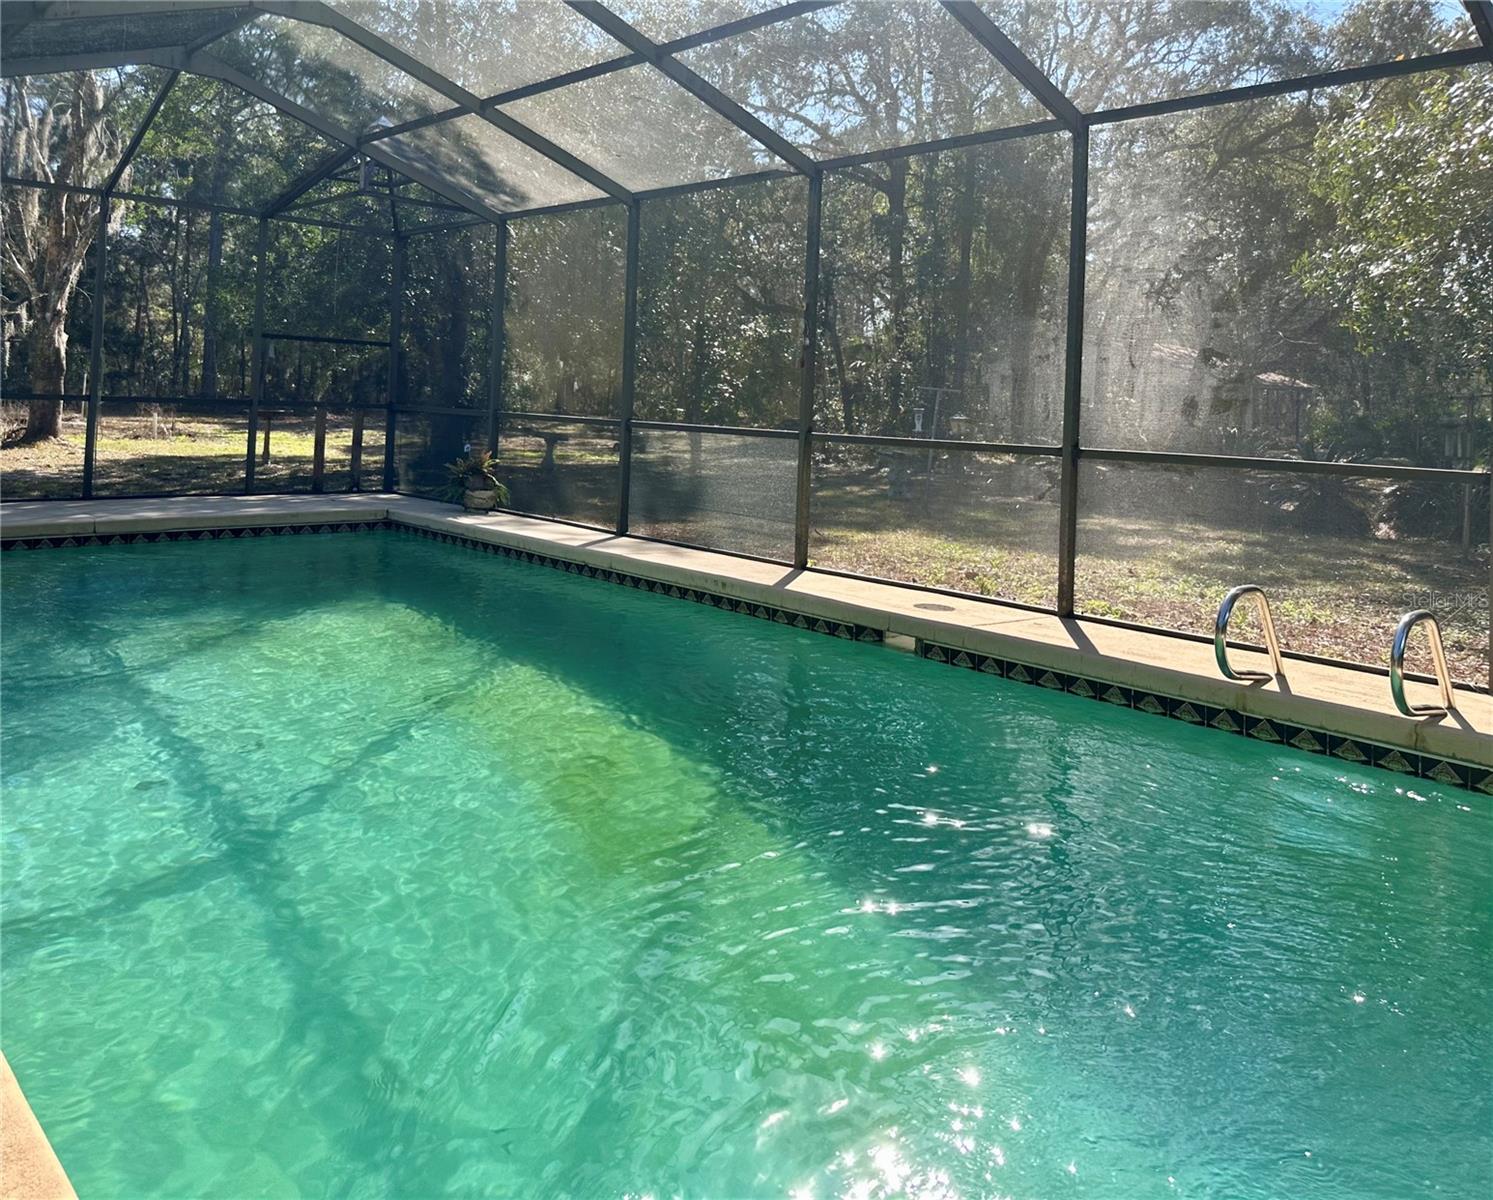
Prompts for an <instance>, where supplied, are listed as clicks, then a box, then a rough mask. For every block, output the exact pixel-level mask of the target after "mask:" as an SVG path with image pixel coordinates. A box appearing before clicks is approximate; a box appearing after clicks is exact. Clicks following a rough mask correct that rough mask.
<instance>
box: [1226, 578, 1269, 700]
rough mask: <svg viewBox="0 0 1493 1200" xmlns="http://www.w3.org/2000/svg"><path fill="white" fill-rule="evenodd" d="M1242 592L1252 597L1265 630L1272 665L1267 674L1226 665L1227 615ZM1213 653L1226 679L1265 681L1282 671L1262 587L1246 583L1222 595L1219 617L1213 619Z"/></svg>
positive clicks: (1230, 615) (1230, 613)
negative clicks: (1235, 668)
mask: <svg viewBox="0 0 1493 1200" xmlns="http://www.w3.org/2000/svg"><path fill="white" fill-rule="evenodd" d="M1245 596H1253V597H1254V598H1255V607H1256V608H1257V609H1258V611H1259V614H1260V625H1261V626H1262V627H1263V628H1264V630H1265V648H1266V650H1268V651H1269V652H1270V665H1271V666H1272V667H1273V668H1274V670H1273V671H1272V672H1271V673H1270V674H1268V675H1267V674H1266V673H1265V672H1264V671H1236V670H1234V668H1233V667H1231V666H1229V643H1228V633H1229V618H1230V617H1232V616H1233V615H1234V605H1235V604H1237V603H1238V602H1239V601H1240V600H1241V599H1243V598H1244V597H1245ZM1213 657H1214V658H1216V659H1217V660H1218V669H1219V670H1220V671H1222V672H1223V676H1224V678H1225V679H1241V680H1242V679H1264V680H1267V681H1268V680H1271V679H1275V678H1277V677H1283V676H1284V675H1285V673H1286V667H1285V664H1284V663H1283V662H1282V661H1281V657H1280V640H1279V639H1278V638H1277V637H1276V636H1275V621H1274V620H1273V619H1272V618H1271V616H1270V601H1269V600H1268V599H1266V597H1265V590H1264V589H1263V588H1260V587H1257V586H1256V585H1255V584H1252V583H1246V584H1243V585H1242V586H1240V587H1236V588H1233V589H1231V590H1230V592H1229V594H1228V595H1226V596H1225V597H1224V598H1223V603H1222V604H1220V605H1219V606H1218V618H1217V620H1215V621H1214V622H1213Z"/></svg>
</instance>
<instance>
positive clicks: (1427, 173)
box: [1295, 71, 1493, 415]
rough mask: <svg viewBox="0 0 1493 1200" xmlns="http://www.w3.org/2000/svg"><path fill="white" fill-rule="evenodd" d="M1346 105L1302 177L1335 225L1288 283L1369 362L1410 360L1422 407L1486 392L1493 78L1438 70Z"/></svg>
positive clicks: (1492, 334) (1492, 299)
mask: <svg viewBox="0 0 1493 1200" xmlns="http://www.w3.org/2000/svg"><path fill="white" fill-rule="evenodd" d="M1341 107H1342V116H1341V119H1340V120H1337V121H1335V122H1332V123H1330V124H1328V125H1325V126H1324V127H1323V129H1322V131H1321V133H1320V134H1319V135H1318V137H1317V140H1316V145H1315V155H1314V169H1313V171H1312V176H1311V178H1312V184H1311V192H1312V195H1313V196H1314V197H1315V198H1316V199H1317V200H1318V201H1319V202H1321V203H1322V204H1323V205H1324V206H1325V208H1326V211H1327V213H1328V214H1329V215H1330V218H1331V223H1330V225H1329V227H1328V229H1327V230H1326V231H1325V232H1324V233H1323V235H1322V236H1321V237H1320V238H1319V239H1318V241H1317V242H1316V244H1315V245H1314V246H1312V247H1311V248H1310V250H1309V251H1308V252H1307V253H1304V254H1303V255H1302V256H1301V257H1300V258H1299V259H1298V260H1297V263H1296V267H1295V269H1296V274H1297V275H1298V276H1299V277H1300V279H1301V281H1302V283H1303V284H1304V286H1305V287H1306V289H1307V291H1308V292H1309V293H1310V294H1312V295H1314V296H1317V297H1319V298H1321V299H1322V300H1324V301H1326V302H1328V303H1330V304H1332V305H1334V306H1335V307H1336V308H1337V309H1338V311H1339V312H1340V313H1341V317H1342V321H1343V323H1344V324H1345V325H1346V327H1347V328H1348V329H1349V330H1351V331H1352V333H1353V335H1354V337H1355V338H1356V340H1357V343H1358V346H1359V348H1360V350H1361V351H1362V352H1363V353H1364V354H1376V353H1378V354H1395V353H1398V354H1400V355H1402V356H1406V357H1408V358H1409V359H1410V360H1412V361H1413V362H1414V363H1415V365H1416V367H1417V368H1418V373H1420V374H1421V376H1422V378H1421V380H1420V381H1419V382H1420V384H1421V389H1422V390H1423V391H1424V392H1426V393H1428V394H1429V395H1430V396H1431V397H1433V398H1442V397H1445V394H1446V393H1447V392H1448V391H1449V390H1456V391H1461V392H1464V393H1465V392H1467V391H1474V390H1478V388H1479V387H1486V386H1487V379H1488V377H1489V374H1490V372H1493V328H1490V321H1489V316H1488V314H1489V313H1493V236H1490V233H1489V231H1490V229H1493V77H1490V75H1489V73H1488V72H1487V71H1470V72H1467V73H1465V74H1463V73H1457V74H1453V73H1450V72H1446V73H1441V74H1438V75H1436V76H1434V77H1432V78H1430V79H1427V80H1421V81H1418V82H1417V85H1416V86H1413V87H1412V86H1407V85H1405V84H1404V83H1396V84H1393V85H1387V86H1384V87H1380V88H1378V89H1372V90H1367V91H1365V92H1363V93H1362V94H1361V95H1359V96H1357V97H1355V98H1353V99H1352V100H1351V101H1347V102H1344V103H1343V104H1342V106H1341ZM1479 376H1480V377H1481V378H1479ZM1446 398H1447V399H1449V397H1446ZM1450 415H1455V414H1450Z"/></svg>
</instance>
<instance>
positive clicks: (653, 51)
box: [567, 0, 818, 175]
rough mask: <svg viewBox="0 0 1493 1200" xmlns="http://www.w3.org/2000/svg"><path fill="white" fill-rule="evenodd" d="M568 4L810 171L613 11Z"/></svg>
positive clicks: (773, 135)
mask: <svg viewBox="0 0 1493 1200" xmlns="http://www.w3.org/2000/svg"><path fill="white" fill-rule="evenodd" d="M567 2H568V3H569V5H570V7H571V8H573V9H575V10H576V12H578V13H580V14H581V15H582V16H583V17H586V18H587V19H588V20H589V21H591V23H592V24H593V25H596V26H598V27H599V28H601V30H602V31H603V32H605V33H608V34H610V35H611V36H612V37H613V38H615V39H616V40H617V41H619V42H621V43H622V44H623V45H624V46H626V47H627V48H628V49H629V50H631V51H632V52H633V53H634V54H637V55H640V56H641V57H642V58H644V59H646V60H647V61H648V62H650V63H652V64H653V65H654V66H655V67H657V68H658V69H659V70H660V71H662V72H663V73H664V74H665V75H667V76H668V77H669V78H670V79H672V80H673V81H674V82H675V83H677V84H678V85H679V86H680V87H682V88H683V89H684V90H685V91H687V92H689V94H690V95H692V96H694V97H695V99H697V100H699V101H701V102H702V103H704V104H705V105H706V106H707V107H709V108H711V109H714V110H715V112H716V114H717V115H719V116H722V117H724V118H725V119H726V120H728V121H730V122H731V124H733V125H735V126H736V127H737V128H738V129H740V130H741V131H742V132H743V133H745V134H746V135H747V136H748V137H750V138H752V139H753V140H754V141H757V142H760V143H761V144H762V145H764V146H766V147H767V148H768V149H769V150H771V151H772V152H773V153H774V154H776V155H777V156H778V157H779V158H781V159H782V160H783V161H784V162H786V163H787V164H788V165H789V166H791V167H792V168H793V169H794V170H795V171H797V172H799V174H801V175H812V174H814V172H815V171H816V170H817V169H818V168H817V167H816V166H815V165H814V161H813V160H812V159H811V158H809V156H808V155H807V154H805V153H804V152H803V151H802V150H800V149H799V148H798V147H797V146H795V145H794V144H793V143H792V142H790V141H789V140H788V139H787V138H785V137H783V136H782V134H780V133H778V132H777V131H776V130H774V129H772V128H770V127H769V126H768V125H767V124H766V123H764V122H763V121H760V120H758V119H757V118H756V117H754V116H752V114H751V113H749V112H747V110H746V109H744V108H743V107H742V106H741V105H740V104H738V103H736V101H735V100H732V99H731V97H729V96H727V95H726V94H725V93H724V92H722V91H721V90H720V89H719V88H717V87H715V86H714V85H713V84H711V83H709V82H707V81H706V80H705V79H702V78H701V77H700V76H699V75H697V74H696V73H695V72H694V71H692V70H690V69H689V68H688V67H687V66H685V65H684V64H683V63H682V62H680V61H679V60H678V59H676V58H671V57H669V55H667V54H665V53H664V51H663V48H662V47H661V46H659V44H658V43H657V42H654V41H653V40H652V39H650V38H647V37H645V36H644V35H643V34H641V33H639V32H638V31H637V30H636V29H634V28H633V27H632V26H631V25H629V24H628V23H627V22H626V21H624V20H623V19H622V18H621V17H619V16H618V15H617V14H616V13H614V12H612V11H611V10H610V9H609V8H607V7H606V6H605V5H602V4H599V3H597V0H567Z"/></svg>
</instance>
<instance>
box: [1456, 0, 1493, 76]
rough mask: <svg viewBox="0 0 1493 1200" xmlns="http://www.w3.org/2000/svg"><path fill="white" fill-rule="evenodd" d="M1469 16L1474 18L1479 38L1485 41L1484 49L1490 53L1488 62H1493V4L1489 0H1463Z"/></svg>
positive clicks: (1473, 22) (1474, 25)
mask: <svg viewBox="0 0 1493 1200" xmlns="http://www.w3.org/2000/svg"><path fill="white" fill-rule="evenodd" d="M1462 3H1463V6H1464V7H1465V8H1466V9H1467V15H1468V16H1469V17H1471V18H1472V25H1473V28H1475V29H1476V30H1477V36H1478V37H1480V38H1482V40H1483V49H1484V50H1486V51H1487V52H1488V61H1489V62H1493V4H1490V3H1489V2H1488V0H1462Z"/></svg>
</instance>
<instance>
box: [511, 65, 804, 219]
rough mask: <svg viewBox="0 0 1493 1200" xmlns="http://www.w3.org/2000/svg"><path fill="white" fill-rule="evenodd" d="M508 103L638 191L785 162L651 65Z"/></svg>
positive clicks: (520, 116) (538, 127)
mask: <svg viewBox="0 0 1493 1200" xmlns="http://www.w3.org/2000/svg"><path fill="white" fill-rule="evenodd" d="M502 107H503V111H504V112H506V113H509V114H511V115H512V116H514V117H516V118H517V119H518V120H520V121H522V122H523V123H524V124H525V125H527V126H528V127H529V128H530V129H533V130H535V131H536V132H538V133H541V134H543V135H544V136H545V137H547V138H549V139H550V140H551V141H553V142H554V143H556V144H557V145H560V146H563V147H565V149H567V150H569V151H570V152H571V153H572V154H574V155H575V156H576V157H577V158H580V159H582V160H583V161H585V162H587V163H589V164H590V165H591V166H593V167H595V168H596V169H597V170H599V171H601V172H602V174H604V175H606V176H607V177H608V178H611V179H614V180H616V181H617V182H618V183H620V184H621V185H622V186H623V187H625V188H628V189H630V190H632V191H645V190H647V189H649V188H658V187H668V186H669V185H671V184H676V183H691V182H695V181H698V180H704V179H723V178H725V177H726V176H729V175H745V174H748V173H749V172H751V171H754V170H757V169H759V168H761V167H780V166H782V163H781V162H780V161H779V160H778V159H777V158H776V157H775V156H774V155H772V154H771V153H769V152H768V151H767V150H766V149H764V148H763V147H762V146H760V145H759V144H758V143H757V142H755V141H753V140H752V139H751V138H750V137H749V136H748V135H747V134H745V133H743V132H742V131H741V130H740V129H738V128H737V127H736V126H735V125H733V124H731V122H729V121H727V120H726V119H725V118H724V117H721V116H718V115H716V113H715V112H714V111H713V110H712V109H710V108H708V107H706V105H704V104H703V103H701V102H700V101H698V100H696V99H695V98H694V97H693V96H691V95H690V94H689V93H688V92H687V91H685V90H684V89H683V88H682V87H680V86H679V85H678V84H676V83H675V82H674V81H673V80H671V79H669V78H668V77H667V76H666V75H664V74H663V72H661V71H659V70H657V69H655V68H654V67H652V66H649V65H647V64H644V65H641V66H636V67H629V68H628V69H626V70H623V71H614V72H611V73H610V74H607V75H600V76H597V77H596V78H594V79H587V80H584V81H583V82H581V83H573V84H569V85H567V86H566V87H563V88H557V89H555V90H554V91H549V92H541V93H540V94H539V95H537V96H528V97H525V98H524V99H522V100H515V101H512V102H510V103H508V104H505V105H503V106H502Z"/></svg>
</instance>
